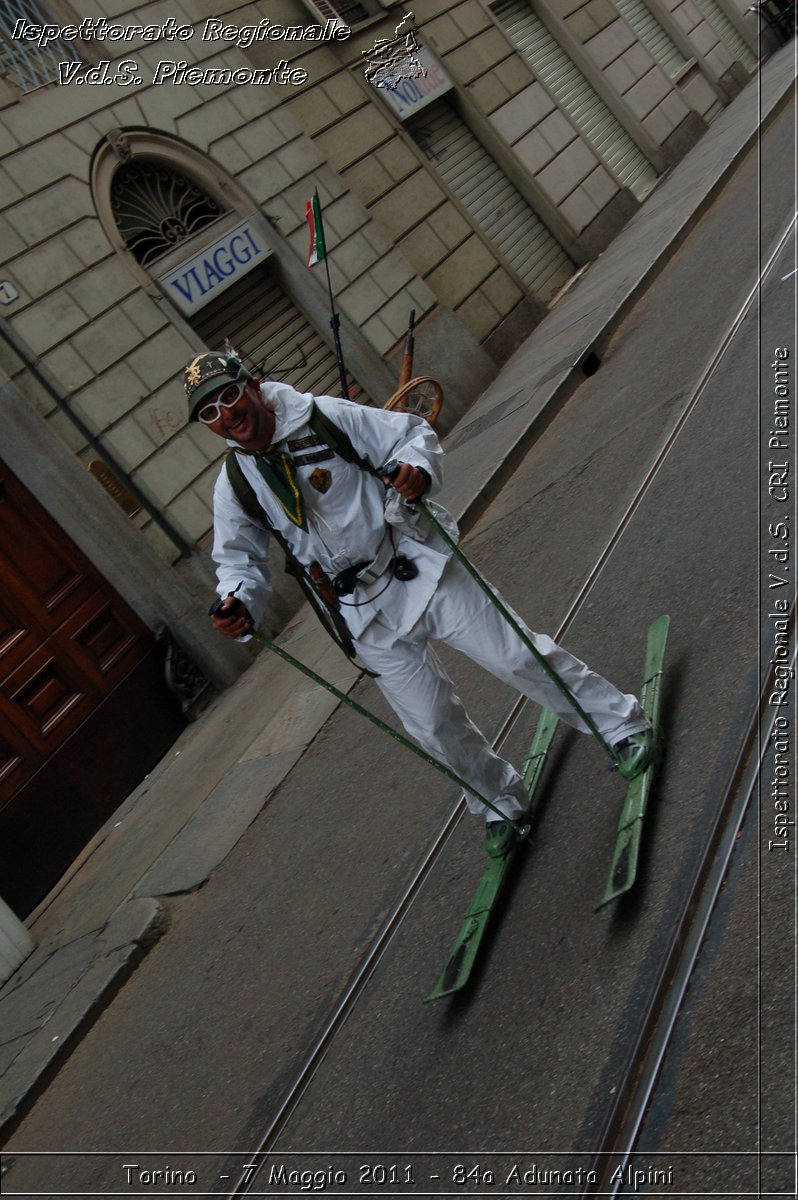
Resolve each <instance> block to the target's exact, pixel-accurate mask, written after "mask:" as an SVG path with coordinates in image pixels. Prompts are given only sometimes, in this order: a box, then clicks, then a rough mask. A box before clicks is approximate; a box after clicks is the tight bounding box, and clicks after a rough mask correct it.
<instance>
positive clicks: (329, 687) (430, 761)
mask: <svg viewBox="0 0 798 1200" xmlns="http://www.w3.org/2000/svg"><path fill="white" fill-rule="evenodd" d="M238 587H241V584H239V585H238ZM235 591H236V592H237V591H238V588H236V589H235ZM230 595H231V596H233V595H235V592H231V593H230ZM223 603H224V600H223V599H222V598H219V599H217V600H216V601H215V602H214V604H212V605H211V608H210V610H209V615H210V616H213V615H214V613H218V612H219V610H220V609H221V607H222V604H223ZM250 634H251V636H252V637H253V638H254V640H255V641H256V642H259V643H260V644H261V646H265V647H266V649H267V650H271V652H272V653H273V654H276V655H277V657H278V658H282V659H283V661H284V662H287V663H289V664H290V665H291V666H292V667H294V668H295V669H296V670H297V671H300V672H301V673H302V674H303V675H306V676H307V678H308V679H312V680H313V682H314V683H317V684H318V685H319V687H322V688H324V690H325V691H327V692H329V693H330V695H332V696H335V698H336V700H339V701H340V702H341V703H342V704H346V705H348V707H349V708H351V709H354V711H355V712H356V713H358V714H359V715H360V716H361V717H365V719H366V720H367V721H370V722H371V724H372V725H376V726H377V728H378V729H381V730H382V732H383V733H387V734H388V736H389V737H392V738H394V740H395V741H397V742H399V744H400V745H401V746H404V748H405V749H406V750H411V751H412V752H413V754H415V755H417V757H418V758H420V759H422V761H423V762H425V763H427V765H428V766H430V767H434V768H435V770H436V771H440V773H441V774H442V775H445V776H446V778H447V779H448V780H450V781H451V782H452V783H454V784H456V785H457V787H459V788H462V790H463V791H464V792H470V793H471V795H472V796H476V798H477V800H479V802H480V804H484V805H485V808H487V809H489V810H490V811H491V812H492V813H494V814H495V815H496V816H497V817H498V818H499V819H500V820H502V821H504V822H506V824H508V825H509V826H510V827H511V828H512V829H514V830H515V832H516V833H517V834H518V836H519V837H526V835H527V833H528V832H529V827H528V826H526V825H519V824H518V822H517V821H513V820H512V818H511V817H508V816H506V815H505V814H504V813H503V812H501V811H500V810H499V809H498V808H497V807H496V805H495V804H492V803H491V801H490V800H486V798H485V797H484V796H481V795H480V793H479V792H477V791H475V790H474V788H473V787H472V786H471V784H470V783H466V781H465V780H464V779H461V778H460V776H459V775H457V774H455V772H454V771H452V770H450V768H449V767H447V766H446V764H445V763H442V762H439V760H438V759H437V758H433V756H432V755H431V754H427V752H426V750H422V749H421V747H420V746H417V745H416V744H415V742H411V741H410V739H409V738H407V737H405V736H404V734H402V733H399V731H398V729H394V728H393V727H392V726H391V725H388V724H387V723H386V722H385V721H383V720H382V719H381V718H380V717H377V716H375V714H374V713H372V712H369V710H368V709H367V708H364V707H363V705H362V704H358V702H357V700H353V699H352V697H351V696H347V694H346V692H342V691H341V690H340V689H339V688H337V687H336V686H335V684H333V683H329V682H328V681H327V680H326V679H323V678H322V677H321V675H318V674H317V673H316V672H315V671H314V670H312V668H311V667H306V666H305V664H304V663H302V662H300V661H299V659H298V658H294V656H293V655H292V654H289V653H288V651H287V650H283V648H282V647H281V646H278V645H277V643H276V642H273V641H272V640H271V638H267V637H266V636H265V634H262V633H258V632H257V631H256V630H254V629H251V630H250Z"/></svg>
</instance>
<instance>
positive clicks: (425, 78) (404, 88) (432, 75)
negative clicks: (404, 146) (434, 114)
mask: <svg viewBox="0 0 798 1200" xmlns="http://www.w3.org/2000/svg"><path fill="white" fill-rule="evenodd" d="M413 57H414V58H416V59H418V61H419V62H420V63H421V66H422V67H423V68H424V71H425V74H424V75H419V76H417V78H414V79H400V80H398V81H397V83H396V87H393V88H389V87H380V88H377V91H378V92H379V93H380V95H381V96H382V98H383V100H385V102H386V103H387V104H390V106H391V108H392V109H393V110H394V112H395V113H396V115H397V116H398V117H399V120H400V121H406V120H407V118H408V117H412V116H413V115H414V114H415V113H417V112H418V111H419V110H420V109H422V108H426V106H427V105H428V104H432V102H433V100H437V99H438V98H439V97H440V96H444V95H445V94H446V92H448V91H450V90H451V88H452V81H451V79H450V78H449V76H448V75H447V74H446V72H445V71H444V69H443V67H442V66H441V64H440V63H439V62H438V60H437V58H435V57H434V55H433V54H431V53H430V51H429V50H428V49H427V47H426V46H419V48H418V50H417V52H416V53H415V54H414V56H413Z"/></svg>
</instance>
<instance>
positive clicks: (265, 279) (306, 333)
mask: <svg viewBox="0 0 798 1200" xmlns="http://www.w3.org/2000/svg"><path fill="white" fill-rule="evenodd" d="M191 325H192V326H193V328H194V329H195V330H196V332H197V333H198V334H199V335H200V337H201V338H202V340H203V341H204V342H205V344H206V345H207V346H208V347H209V348H210V349H211V350H219V349H221V348H222V346H223V345H224V340H225V338H229V339H230V343H231V345H232V346H234V347H235V349H236V350H237V351H238V352H239V354H241V355H242V356H243V358H244V360H245V362H246V364H247V366H250V367H260V366H261V364H263V371H264V374H265V375H266V376H267V378H275V379H284V380H286V382H287V383H290V384H291V386H292V387H295V388H297V390H298V391H301V392H312V393H313V394H314V395H316V396H340V394H341V384H340V381H339V374H338V363H337V362H336V358H335V354H334V352H333V350H332V349H331V348H330V346H328V345H327V343H326V342H325V341H324V339H323V338H322V337H321V336H320V335H319V334H318V333H317V332H316V330H315V329H314V328H313V326H312V325H311V324H310V323H309V322H308V319H307V317H305V316H304V314H303V313H301V312H300V311H299V309H298V308H297V307H296V305H295V304H294V302H293V301H292V300H291V299H290V297H289V296H287V295H286V293H285V292H284V291H283V289H282V288H281V287H280V285H279V283H277V281H276V280H275V279H274V277H273V275H272V271H271V266H270V264H268V263H264V265H263V266H261V267H257V268H256V269H255V270H254V271H250V272H249V274H248V275H245V276H244V277H243V279H241V280H240V281H239V282H238V283H236V284H234V285H233V286H232V287H231V288H228V290H227V291H226V292H225V293H224V294H223V295H222V296H220V297H219V299H218V300H214V301H212V302H211V303H210V304H208V305H207V306H206V307H205V308H203V309H201V310H200V311H199V312H198V313H196V314H195V315H194V316H193V317H191ZM348 379H349V384H350V396H351V398H352V399H356V398H357V397H358V394H359V393H360V388H359V386H358V385H357V384H356V383H355V381H354V380H353V379H352V377H351V375H348Z"/></svg>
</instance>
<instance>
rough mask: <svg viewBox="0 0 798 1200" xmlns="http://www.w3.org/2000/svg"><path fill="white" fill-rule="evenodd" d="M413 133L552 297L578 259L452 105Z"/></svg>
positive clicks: (500, 244)
mask: <svg viewBox="0 0 798 1200" xmlns="http://www.w3.org/2000/svg"><path fill="white" fill-rule="evenodd" d="M409 133H410V135H411V136H412V137H413V139H414V140H415V141H416V143H417V144H418V145H419V146H420V147H421V149H422V150H423V151H424V153H425V154H426V155H427V157H428V158H429V159H430V161H431V162H432V164H433V166H434V168H435V170H436V172H437V173H438V175H440V177H441V178H442V179H443V180H444V182H445V183H446V184H448V186H449V188H450V189H451V190H452V192H453V193H454V195H455V196H456V197H457V198H458V200H459V201H460V203H461V204H462V205H463V206H464V208H466V209H467V210H468V212H469V213H470V214H471V216H472V217H473V218H474V221H475V222H476V224H477V225H478V226H479V228H480V229H481V230H482V231H483V233H484V234H485V235H486V236H487V237H488V238H489V240H490V241H491V242H492V243H493V245H494V246H495V247H496V249H497V250H498V251H499V253H500V254H502V255H503V257H504V258H505V259H506V260H507V262H508V263H509V265H510V266H511V267H512V268H513V270H514V271H515V272H516V273H517V274H518V276H519V277H520V278H521V279H522V281H523V283H524V284H525V286H526V287H527V288H528V289H529V291H530V292H531V293H532V294H533V295H534V296H537V297H538V298H539V299H540V300H542V301H543V302H544V303H545V302H546V301H548V300H550V299H551V298H552V296H553V295H554V294H555V293H556V292H557V291H558V290H559V289H560V288H561V287H562V285H563V284H564V283H565V282H566V280H567V279H570V277H571V275H573V273H574V271H575V270H576V267H575V265H574V263H573V262H572V261H571V259H570V258H569V257H568V255H567V254H566V253H565V251H564V250H563V248H562V246H561V245H560V243H559V242H558V241H557V240H556V238H555V237H554V236H553V234H552V233H551V232H550V230H549V229H548V228H547V227H546V226H545V225H544V224H543V222H542V221H541V220H540V218H539V217H538V216H537V214H536V213H535V212H534V211H533V210H532V209H531V208H530V207H529V205H528V204H527V202H526V200H525V199H524V197H523V196H522V195H521V193H520V192H519V191H518V190H517V189H516V187H515V186H514V184H513V183H512V182H511V181H510V180H509V179H508V178H507V176H506V175H505V174H504V172H503V171H502V169H501V168H500V167H499V165H498V163H497V162H496V161H495V160H494V159H493V158H492V157H491V155H490V154H489V153H488V151H487V150H486V149H485V147H484V146H483V145H482V143H481V142H480V141H478V139H477V138H476V137H475V136H474V134H473V133H472V132H471V130H470V129H469V128H468V126H467V125H466V123H465V122H464V121H463V120H462V119H461V118H460V116H459V115H458V114H457V113H456V112H455V110H454V109H453V108H452V107H451V105H450V104H448V103H447V102H446V101H445V100H444V101H441V102H440V103H439V104H435V105H432V106H430V108H428V109H427V110H426V111H425V112H424V114H423V116H421V117H419V118H418V120H417V121H416V122H415V123H413V124H411V125H410V126H409Z"/></svg>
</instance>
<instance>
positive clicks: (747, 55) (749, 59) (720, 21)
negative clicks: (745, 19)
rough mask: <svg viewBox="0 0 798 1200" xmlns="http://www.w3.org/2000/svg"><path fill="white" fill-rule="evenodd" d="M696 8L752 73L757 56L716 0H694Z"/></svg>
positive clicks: (738, 59)
mask: <svg viewBox="0 0 798 1200" xmlns="http://www.w3.org/2000/svg"><path fill="white" fill-rule="evenodd" d="M695 2H696V5H697V6H698V9H699V11H700V12H701V13H703V15H704V16H705V17H706V19H707V21H708V22H709V24H710V25H711V26H712V28H713V29H714V30H715V33H716V34H717V35H718V37H719V38H720V40H721V41H722V42H724V43H725V44H726V46H727V48H728V49H729V50H730V51H731V53H732V54H733V55H734V57H735V58H736V59H737V61H738V62H741V63H742V64H743V66H744V67H745V68H746V70H747V71H750V72H751V73H753V72H754V71H755V70H756V66H757V57H756V55H755V54H754V52H753V50H752V49H751V47H750V46H749V45H748V42H747V41H746V40H745V38H744V37H743V36H742V34H740V33H738V31H737V30H736V29H735V27H734V25H733V24H732V22H731V21H730V20H729V18H728V17H727V16H726V14H725V12H724V11H723V9H722V8H721V7H720V5H719V4H718V3H716V0H695Z"/></svg>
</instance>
